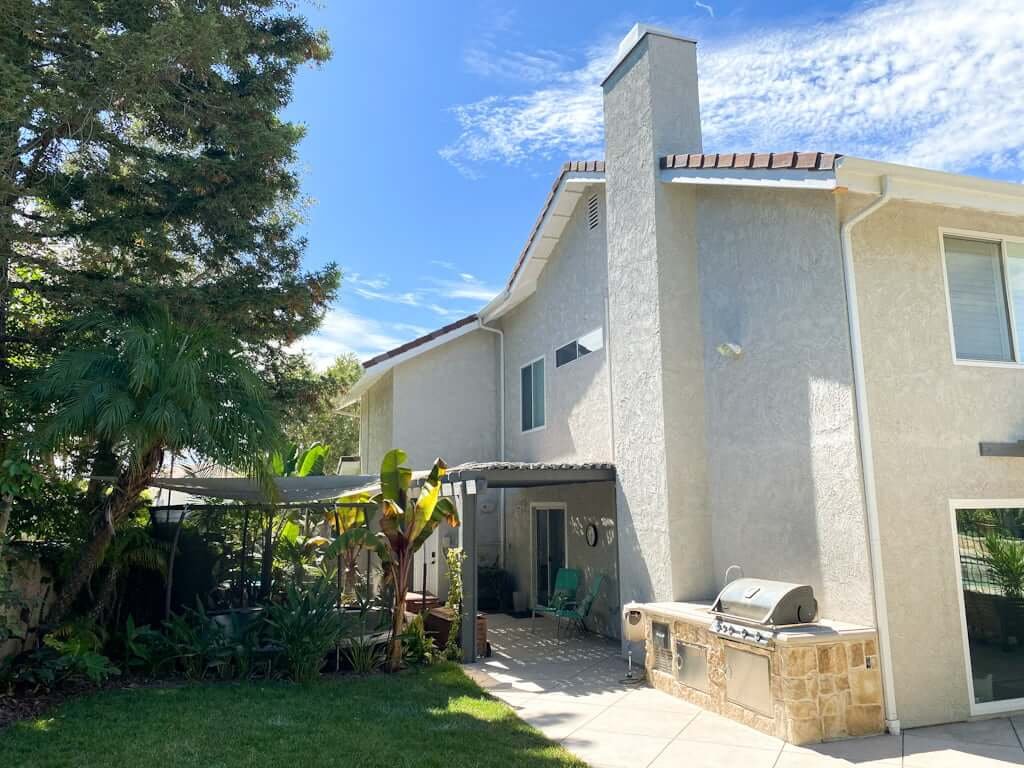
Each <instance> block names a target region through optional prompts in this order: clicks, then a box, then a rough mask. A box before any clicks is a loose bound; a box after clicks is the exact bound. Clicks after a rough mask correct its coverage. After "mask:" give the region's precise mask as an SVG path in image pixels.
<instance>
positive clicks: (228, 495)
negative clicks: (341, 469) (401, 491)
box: [97, 475, 377, 504]
mask: <svg viewBox="0 0 1024 768" xmlns="http://www.w3.org/2000/svg"><path fill="white" fill-rule="evenodd" d="M97 479H109V480H112V479H113V478H97ZM376 480H377V476H376V475H327V476H319V475H318V476H315V477H275V478H274V485H276V486H277V491H278V499H277V502H278V503H285V504H287V503H293V502H302V501H320V500H321V499H336V498H337V497H339V496H344V495H346V494H348V493H351V492H352V491H353V490H354V489H356V488H359V487H361V486H365V485H367V484H369V483H373V482H375V481H376ZM150 486H151V487H154V488H165V489H167V490H170V491H179V492H181V493H189V494H192V495H193V496H208V497H212V498H217V499H233V500H236V501H248V502H252V503H256V504H260V503H269V499H267V498H266V495H265V494H264V492H263V489H262V488H260V486H259V485H258V484H257V483H256V482H255V481H254V480H251V479H249V478H248V477H156V478H154V479H153V480H152V482H151V483H150Z"/></svg>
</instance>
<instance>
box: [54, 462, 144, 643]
mask: <svg viewBox="0 0 1024 768" xmlns="http://www.w3.org/2000/svg"><path fill="white" fill-rule="evenodd" d="M162 458H163V450H162V449H160V448H152V449H150V450H149V451H148V452H147V453H146V455H145V456H144V457H143V459H142V461H141V463H140V464H138V465H132V466H129V467H127V468H126V469H123V470H122V471H121V472H120V474H119V475H118V478H117V484H116V485H115V487H114V490H113V492H112V493H111V494H110V496H108V497H107V501H106V503H105V504H104V505H103V506H102V508H101V509H100V511H99V514H97V515H96V519H95V521H94V522H93V529H92V533H91V535H90V536H89V539H88V541H86V543H85V544H84V546H83V547H82V551H81V553H80V554H79V556H78V559H77V561H76V562H75V564H74V566H73V567H72V569H71V575H70V576H69V577H68V580H67V581H66V582H65V583H64V585H63V586H62V587H61V589H60V591H59V592H58V593H57V599H56V600H55V601H54V603H53V606H52V607H51V608H50V613H49V615H48V617H47V618H48V622H49V624H50V625H51V626H52V625H57V624H60V623H61V622H62V621H63V620H64V619H65V618H66V617H67V615H68V612H69V611H70V610H71V606H72V605H73V604H74V602H75V598H77V597H78V593H79V592H81V591H82V589H83V587H85V585H86V584H88V583H89V580H90V579H91V578H92V575H93V574H94V573H95V572H96V569H97V568H98V567H99V566H100V564H101V563H102V562H103V558H104V557H105V556H106V554H107V547H109V546H110V542H111V541H113V539H114V529H115V528H116V527H117V526H118V525H119V524H120V523H122V522H124V520H125V518H127V516H128V514H129V513H130V512H131V510H132V509H133V508H134V506H135V503H136V502H137V501H138V499H139V496H140V495H141V494H142V492H143V491H144V490H146V488H147V487H148V486H149V484H150V482H151V481H152V479H153V475H154V474H156V471H157V469H158V468H159V467H160V462H161V459H162Z"/></svg>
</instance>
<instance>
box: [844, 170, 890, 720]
mask: <svg viewBox="0 0 1024 768" xmlns="http://www.w3.org/2000/svg"><path fill="white" fill-rule="evenodd" d="M890 200H892V194H891V190H890V188H889V177H888V176H883V177H882V196H881V197H880V198H879V199H878V200H876V201H875V202H874V203H872V204H871V205H869V206H868V207H867V208H865V209H864V210H862V211H861V212H860V213H858V214H857V215H856V216H854V217H853V218H852V219H850V220H849V221H847V222H845V223H844V224H843V225H842V227H841V229H840V238H839V241H840V248H841V249H842V254H843V277H844V280H845V283H846V310H847V314H848V320H849V324H850V352H851V355H852V357H853V391H854V397H855V399H856V403H857V433H858V439H859V442H860V462H861V472H862V473H863V480H864V508H865V511H866V513H867V528H868V551H869V558H868V559H869V563H870V566H871V583H872V589H873V591H874V596H875V623H876V625H877V626H878V643H879V656H878V659H879V663H880V664H881V667H882V695H883V699H884V703H885V726H886V729H887V730H888V731H889V732H890V733H893V734H898V733H899V732H900V719H899V715H898V714H897V712H896V690H895V682H894V678H893V671H892V643H891V641H890V636H889V607H888V603H887V601H886V597H885V575H884V572H883V567H882V541H881V538H880V536H879V522H878V497H877V491H876V487H875V462H874V455H873V452H872V447H871V422H870V419H869V418H868V393H867V386H866V384H865V377H864V351H863V349H862V347H861V335H860V311H859V309H858V307H857V278H856V275H855V274H854V269H853V228H854V227H855V226H857V224H859V223H860V222H862V221H863V220H864V219H866V218H868V217H869V216H871V215H872V214H874V213H875V212H876V211H877V210H878V209H879V208H881V207H882V206H884V205H886V204H887V203H888V202H889V201H890Z"/></svg>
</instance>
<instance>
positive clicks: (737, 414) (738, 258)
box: [698, 190, 871, 623]
mask: <svg viewBox="0 0 1024 768" xmlns="http://www.w3.org/2000/svg"><path fill="white" fill-rule="evenodd" d="M698 222H699V240H700V248H701V254H700V267H699V269H700V284H701V302H702V306H701V314H702V323H703V327H704V338H705V349H704V375H705V393H706V394H705V397H706V403H705V406H706V425H707V464H708V512H709V513H710V514H711V516H712V548H713V553H714V557H713V563H714V565H713V567H714V569H715V573H714V577H715V584H716V586H717V588H721V586H722V585H723V583H724V574H725V570H726V568H728V566H730V565H732V564H734V563H735V564H738V565H740V566H741V567H742V568H743V571H744V574H745V575H746V576H755V577H761V578H770V579H779V580H784V581H795V582H801V583H808V584H811V585H812V586H813V587H814V589H815V592H816V594H817V596H818V600H819V602H820V603H821V607H822V612H823V614H824V615H828V616H829V617H830V618H838V619H845V620H847V621H861V622H865V623H870V621H871V618H870V598H869V585H870V577H869V575H868V574H867V572H866V569H867V566H866V559H867V549H866V535H865V532H864V513H863V503H862V487H861V484H860V474H859V464H858V455H857V445H856V428H855V422H854V413H853V401H852V380H853V374H852V369H851V358H850V345H849V331H848V324H847V318H846V308H845V307H846V302H845V289H844V284H843V273H842V262H841V254H840V252H839V246H838V240H837V238H836V235H835V232H836V218H835V209H834V205H833V203H832V201H831V200H830V199H827V197H826V196H815V195H813V194H812V193H790V194H787V196H786V197H785V198H784V199H783V198H782V197H781V196H780V195H772V194H770V193H766V192H737V191H735V190H730V191H729V192H728V193H721V192H702V194H701V197H700V202H699V215H698ZM724 343H735V344H739V345H740V346H741V347H742V354H741V355H740V356H739V357H727V356H723V355H722V354H720V353H719V352H718V350H717V348H718V346H719V345H720V344H724ZM851 587H853V588H852V589H851ZM861 593H863V594H861Z"/></svg>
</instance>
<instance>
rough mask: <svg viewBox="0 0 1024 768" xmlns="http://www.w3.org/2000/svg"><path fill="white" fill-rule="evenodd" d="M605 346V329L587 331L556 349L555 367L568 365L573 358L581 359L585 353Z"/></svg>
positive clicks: (587, 353)
mask: <svg viewBox="0 0 1024 768" xmlns="http://www.w3.org/2000/svg"><path fill="white" fill-rule="evenodd" d="M602 347H604V330H603V329H601V328H595V329H594V330H592V331H591V332H590V333H585V334H583V335H582V336H580V337H579V338H578V339H573V340H572V341H570V342H569V343H568V344H563V345H562V346H560V347H559V348H558V349H556V350H555V368H561V367H562V366H563V365H568V364H569V363H571V362H572V361H573V360H579V359H580V358H581V357H583V356H584V355H589V354H590V353H591V352H596V351H597V350H599V349H601V348H602Z"/></svg>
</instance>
